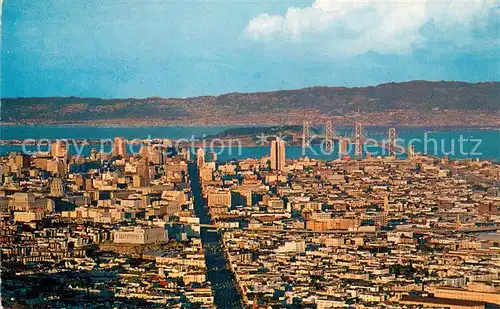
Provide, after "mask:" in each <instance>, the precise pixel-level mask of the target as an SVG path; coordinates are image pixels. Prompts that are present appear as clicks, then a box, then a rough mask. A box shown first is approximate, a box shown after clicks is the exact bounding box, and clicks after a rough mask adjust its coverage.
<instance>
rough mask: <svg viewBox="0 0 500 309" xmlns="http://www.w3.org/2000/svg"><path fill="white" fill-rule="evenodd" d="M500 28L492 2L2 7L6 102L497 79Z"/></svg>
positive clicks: (27, 2)
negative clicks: (18, 98)
mask: <svg viewBox="0 0 500 309" xmlns="http://www.w3.org/2000/svg"><path fill="white" fill-rule="evenodd" d="M499 29H500V17H499V7H498V4H497V3H496V2H495V1H477V2H473V1H472V0H471V1H462V2H447V1H434V2H433V1H419V2H407V3H404V1H397V2H390V1H375V2H374V1H364V2H348V1H345V0H344V1H337V0H328V1H323V0H317V1H296V2H287V1H281V0H280V1H259V0H255V1H251V0H246V1H229V0H227V1H224V0H218V1H149V0H148V1H139V0H135V1H131V0H127V1H126V0H122V1H111V0H105V1H94V0H89V1H83V0H73V1H69V0H68V1H64V0H54V1H52V0H43V1H32V0H4V3H3V11H2V42H1V43H2V82H1V85H2V93H1V95H2V96H3V97H12V96H94V97H147V96H162V97H189V96H197V95H205V94H221V93H227V92H251V91H267V90H276V89H294V88H302V87H309V86H316V85H328V86H365V85H376V84H380V83H384V82H391V81H407V80H414V79H425V80H460V81H470V82H477V81H498V80H499V78H500V60H499V54H498V50H500V49H499V47H500V46H499V45H500V43H499V40H500V35H499Z"/></svg>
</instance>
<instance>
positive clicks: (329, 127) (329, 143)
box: [325, 120, 333, 153]
mask: <svg viewBox="0 0 500 309" xmlns="http://www.w3.org/2000/svg"><path fill="white" fill-rule="evenodd" d="M325 150H326V151H327V152H328V153H330V152H332V150H333V124H332V121H331V120H328V121H327V122H326V124H325Z"/></svg>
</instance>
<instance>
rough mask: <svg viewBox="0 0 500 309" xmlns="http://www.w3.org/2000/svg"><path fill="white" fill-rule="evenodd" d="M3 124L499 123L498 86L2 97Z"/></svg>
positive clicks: (423, 84) (444, 84) (437, 84)
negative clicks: (184, 95)
mask: <svg viewBox="0 0 500 309" xmlns="http://www.w3.org/2000/svg"><path fill="white" fill-rule="evenodd" d="M1 101H2V106H1V112H2V113H1V124H81V125H118V126H153V125H155V126H156V125H158V126H167V125H168V126H171V125H297V124H301V123H302V122H304V121H310V122H313V123H320V122H324V121H325V120H327V119H328V120H332V121H333V123H334V124H335V125H352V124H353V123H355V122H358V121H359V122H362V123H363V124H365V125H399V126H500V82H483V83H465V82H447V81H440V82H429V81H411V82H402V83H386V84H381V85H378V86H373V87H352V88H347V87H311V88H304V89H298V90H279V91H270V92H255V93H229V94H223V95H219V96H200V97H192V98H159V97H150V98H144V99H137V98H126V99H100V98H80V97H40V98H37V97H30V98H2V99H1Z"/></svg>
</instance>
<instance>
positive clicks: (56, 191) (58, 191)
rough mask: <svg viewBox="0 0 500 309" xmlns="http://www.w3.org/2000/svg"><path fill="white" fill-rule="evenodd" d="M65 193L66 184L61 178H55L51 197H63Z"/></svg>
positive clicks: (51, 188)
mask: <svg viewBox="0 0 500 309" xmlns="http://www.w3.org/2000/svg"><path fill="white" fill-rule="evenodd" d="M64 193H65V190H64V183H63V181H62V179H61V178H58V177H56V178H54V179H52V182H51V184H50V195H51V196H58V197H60V196H63V195H64Z"/></svg>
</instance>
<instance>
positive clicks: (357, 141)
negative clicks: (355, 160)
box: [354, 122, 363, 157]
mask: <svg viewBox="0 0 500 309" xmlns="http://www.w3.org/2000/svg"><path fill="white" fill-rule="evenodd" d="M361 130H363V127H362V125H361V122H356V125H355V127H354V154H355V155H356V157H361V156H362V155H363V149H362V145H361V134H362V133H361Z"/></svg>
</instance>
